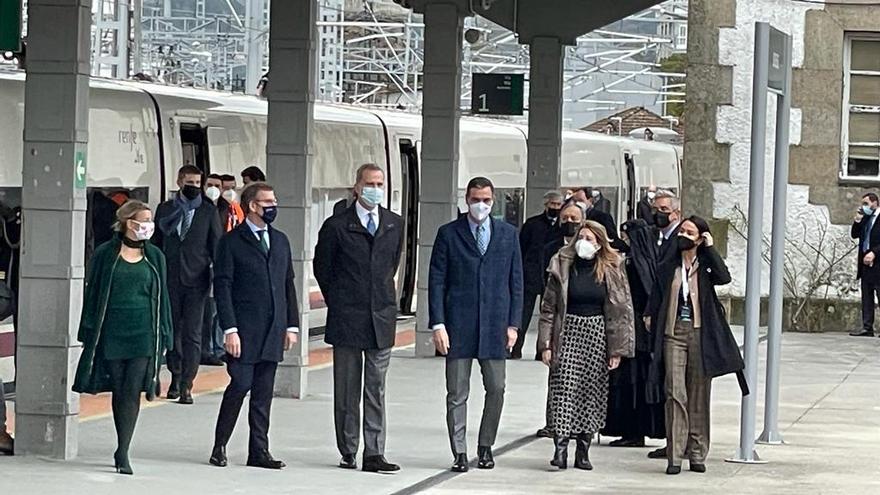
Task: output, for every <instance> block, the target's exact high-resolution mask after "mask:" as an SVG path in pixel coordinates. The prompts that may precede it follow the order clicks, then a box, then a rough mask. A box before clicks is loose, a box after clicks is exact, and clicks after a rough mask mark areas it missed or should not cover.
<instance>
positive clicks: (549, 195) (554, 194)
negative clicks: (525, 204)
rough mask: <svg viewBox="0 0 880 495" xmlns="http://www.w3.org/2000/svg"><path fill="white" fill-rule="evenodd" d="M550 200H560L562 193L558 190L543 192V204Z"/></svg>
mask: <svg viewBox="0 0 880 495" xmlns="http://www.w3.org/2000/svg"><path fill="white" fill-rule="evenodd" d="M551 201H562V193H561V192H559V191H547V192H545V193H544V204H545V205H546V204H547V203H549V202H551Z"/></svg>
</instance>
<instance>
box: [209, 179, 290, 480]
mask: <svg viewBox="0 0 880 495" xmlns="http://www.w3.org/2000/svg"><path fill="white" fill-rule="evenodd" d="M241 205H242V208H244V209H245V213H246V215H247V219H246V220H245V223H243V224H241V225H239V226H238V227H236V228H235V230H233V231H232V232H229V233H227V234H226V235H225V236H223V238H221V239H220V243H219V245H218V246H217V261H216V264H215V270H216V274H215V276H214V297H215V298H216V299H217V310H218V314H219V316H220V327H221V328H222V329H223V333H224V334H225V336H226V342H225V347H226V352H227V356H226V358H227V366H226V371H227V372H228V373H229V377H230V378H231V381H230V382H229V386H228V387H226V391H225V392H224V393H223V401H222V402H221V403H220V413H219V415H218V417H217V428H216V430H215V434H214V449H213V451H212V452H211V459H210V462H211V464H213V465H215V466H219V467H224V466H226V464H227V459H226V443H227V442H228V441H229V437H230V436H232V430H233V428H234V427H235V422H236V420H237V419H238V413H239V411H240V410H241V404H242V402H243V401H244V398H245V396H246V395H247V394H248V392H250V394H251V399H250V412H249V413H248V418H249V424H250V440H249V442H248V460H247V465H248V466H253V467H261V468H266V469H281V468H283V467H284V466H285V464H284V463H283V462H281V461H279V460H276V459H274V458H273V457H272V455H271V454H270V453H269V411H270V409H271V407H272V393H273V389H274V388H275V370H276V369H277V368H278V363H279V362H280V361H281V360H282V359H283V358H284V351H286V350H289V349H290V348H291V347H293V346H294V345H296V342H297V337H298V335H299V309H298V308H297V302H296V288H295V287H294V283H293V282H294V279H293V263H292V262H291V253H290V242H289V241H288V239H287V236H286V235H284V233H283V232H281V231H279V230H276V229H274V228H272V227H271V223H272V221H274V220H275V216H276V214H277V211H278V207H277V202H276V200H275V192H274V190H273V189H272V186H270V185H269V184H266V183H264V182H256V183H254V184H252V185H249V186H248V187H246V188H245V189H244V191H243V192H242V194H241Z"/></svg>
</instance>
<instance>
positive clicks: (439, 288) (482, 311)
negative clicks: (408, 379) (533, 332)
mask: <svg viewBox="0 0 880 495" xmlns="http://www.w3.org/2000/svg"><path fill="white" fill-rule="evenodd" d="M494 194H495V187H494V186H493V185H492V182H491V181H489V179H486V178H484V177H477V178H474V179H471V181H470V182H469V183H468V185H467V190H466V193H465V200H466V201H467V204H468V214H467V215H465V216H463V217H461V218H459V219H458V220H455V221H453V222H451V223H448V224H446V225H444V226H443V227H440V230H439V231H438V232H437V238H436V240H435V241H434V249H433V252H432V253H431V266H430V272H429V277H428V313H429V314H428V320H429V323H428V324H429V325H430V326H431V328H432V329H433V330H434V346H435V347H436V348H437V350H438V351H439V352H440V353H441V354H443V355H445V356H446V392H447V393H446V424H447V427H448V429H449V442H450V445H451V447H452V454H453V456H454V458H455V461H454V463H453V465H452V470H453V471H455V472H465V471H467V470H468V458H467V437H466V429H467V399H468V394H469V393H470V382H471V381H470V377H471V366H472V365H473V360H474V359H478V360H479V362H480V371H481V372H482V375H483V387H484V388H485V390H486V402H485V404H484V406H483V419H482V421H481V423H480V435H479V442H478V444H477V445H478V449H477V454H478V456H479V463H478V465H477V466H478V467H479V468H480V469H492V468H493V467H495V460H494V458H493V456H492V445H493V444H494V443H495V437H496V435H497V433H498V423H499V421H500V419H501V409H502V406H503V405H504V381H505V362H506V361H505V357H506V354H507V351H508V350H510V349H511V348H513V345H514V344H515V343H516V337H517V328H519V326H520V322H521V318H522V306H523V275H522V255H521V253H520V247H519V239H517V235H516V229H515V228H514V227H513V226H511V225H510V224H508V223H506V222H503V221H499V220H496V219H494V218H492V217H491V216H490V213H491V212H492V205H493V201H494V200H493V198H494Z"/></svg>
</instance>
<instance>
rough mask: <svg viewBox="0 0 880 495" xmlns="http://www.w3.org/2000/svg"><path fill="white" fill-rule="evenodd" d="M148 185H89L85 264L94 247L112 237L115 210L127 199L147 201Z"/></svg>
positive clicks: (89, 258) (90, 256)
mask: <svg viewBox="0 0 880 495" xmlns="http://www.w3.org/2000/svg"><path fill="white" fill-rule="evenodd" d="M149 194H150V189H149V188H148V187H137V188H131V189H129V188H125V187H90V188H89V189H88V193H87V196H86V197H87V201H88V212H87V214H86V266H88V263H89V260H91V258H92V254H93V253H94V252H95V248H97V247H98V246H100V245H101V244H103V243H104V242H107V241H109V240H110V239H111V238H112V237H113V223H114V222H115V221H116V210H118V209H119V207H120V206H122V205H123V204H125V202H126V201H128V200H129V199H136V200H139V201H143V202H144V203H147V202H148V201H149Z"/></svg>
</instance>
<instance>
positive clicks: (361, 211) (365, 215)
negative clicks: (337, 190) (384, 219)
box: [354, 201, 379, 231]
mask: <svg viewBox="0 0 880 495" xmlns="http://www.w3.org/2000/svg"><path fill="white" fill-rule="evenodd" d="M354 209H355V211H357V216H358V218H359V219H360V221H361V225H363V226H364V228H365V229H367V224H369V222H370V216H372V217H373V223H374V224H375V225H376V230H377V231H378V230H379V206H378V205H376V206H375V207H373V209H372V210H368V209H366V208H364V207H363V205H361V202H360V201H358V202H356V203H355V207H354ZM367 230H369V229H367Z"/></svg>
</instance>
